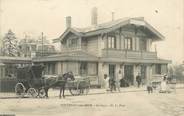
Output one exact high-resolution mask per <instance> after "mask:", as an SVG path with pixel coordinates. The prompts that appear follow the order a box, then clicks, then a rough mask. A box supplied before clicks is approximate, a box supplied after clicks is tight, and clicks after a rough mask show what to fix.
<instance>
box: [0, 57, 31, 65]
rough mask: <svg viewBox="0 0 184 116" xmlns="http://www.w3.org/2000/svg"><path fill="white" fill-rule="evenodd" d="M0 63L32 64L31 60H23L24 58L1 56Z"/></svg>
mask: <svg viewBox="0 0 184 116" xmlns="http://www.w3.org/2000/svg"><path fill="white" fill-rule="evenodd" d="M0 62H1V63H4V64H6V63H7V64H30V63H32V59H31V58H25V57H7V56H1V57H0Z"/></svg>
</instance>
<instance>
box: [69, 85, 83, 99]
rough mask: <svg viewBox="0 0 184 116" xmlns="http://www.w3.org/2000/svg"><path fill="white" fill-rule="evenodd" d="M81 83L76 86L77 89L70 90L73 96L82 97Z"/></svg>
mask: <svg viewBox="0 0 184 116" xmlns="http://www.w3.org/2000/svg"><path fill="white" fill-rule="evenodd" d="M79 83H80V82H77V86H76V87H72V88H69V91H70V93H71V94H72V95H73V96H77V95H80V93H81V90H80V89H79Z"/></svg>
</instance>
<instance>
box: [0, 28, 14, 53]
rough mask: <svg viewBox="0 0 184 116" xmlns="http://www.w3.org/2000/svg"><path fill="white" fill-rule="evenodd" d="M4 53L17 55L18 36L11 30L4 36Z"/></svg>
mask: <svg viewBox="0 0 184 116" xmlns="http://www.w3.org/2000/svg"><path fill="white" fill-rule="evenodd" d="M3 55H5V56H17V38H16V37H15V34H14V33H13V32H12V31H11V30H8V33H6V34H5V36H4V38H3Z"/></svg>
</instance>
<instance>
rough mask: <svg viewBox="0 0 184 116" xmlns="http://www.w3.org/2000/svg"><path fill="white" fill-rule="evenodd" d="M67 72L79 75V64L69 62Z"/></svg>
mask: <svg viewBox="0 0 184 116" xmlns="http://www.w3.org/2000/svg"><path fill="white" fill-rule="evenodd" d="M67 71H68V72H69V71H71V72H73V74H74V75H78V63H76V62H67Z"/></svg>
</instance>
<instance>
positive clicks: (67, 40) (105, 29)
mask: <svg viewBox="0 0 184 116" xmlns="http://www.w3.org/2000/svg"><path fill="white" fill-rule="evenodd" d="M93 18H94V17H93ZM93 20H97V19H92V23H93V25H92V26H90V27H87V28H74V27H71V17H67V19H66V21H67V22H66V23H67V26H68V28H67V29H66V30H65V32H64V33H63V34H62V35H61V36H60V37H59V38H58V39H55V40H54V41H55V42H60V43H61V51H62V52H61V53H60V54H57V55H51V56H47V57H40V58H36V59H34V60H33V62H34V63H43V64H44V65H45V66H46V69H45V73H46V74H62V73H65V72H67V71H72V72H73V73H74V74H75V75H82V76H84V77H86V76H87V77H89V78H90V79H91V84H94V85H102V84H103V80H104V79H103V78H104V74H108V75H109V76H110V77H111V78H116V75H117V72H118V71H119V70H121V71H122V73H123V77H124V78H125V79H126V80H127V81H128V82H129V83H130V84H131V85H134V84H135V83H136V81H135V78H136V76H137V74H138V73H141V75H142V77H143V82H144V83H146V82H147V81H149V80H150V79H154V78H159V77H160V76H162V75H163V74H165V73H167V65H168V63H170V62H171V61H169V60H164V59H160V58H158V57H157V52H153V51H151V45H152V43H153V42H155V41H161V40H163V39H164V37H163V36H162V35H161V34H160V33H159V32H158V31H157V30H156V29H155V28H153V27H152V26H151V25H150V24H149V23H147V22H146V21H145V20H144V19H143V18H124V19H119V20H114V21H111V22H108V23H104V24H97V21H93Z"/></svg>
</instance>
